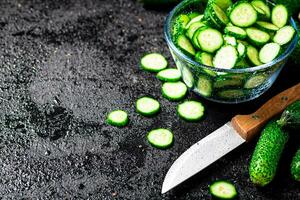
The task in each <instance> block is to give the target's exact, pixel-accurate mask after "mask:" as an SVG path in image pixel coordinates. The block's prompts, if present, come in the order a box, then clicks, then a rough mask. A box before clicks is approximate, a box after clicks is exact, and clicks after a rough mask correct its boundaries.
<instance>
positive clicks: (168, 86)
mask: <svg viewBox="0 0 300 200" xmlns="http://www.w3.org/2000/svg"><path fill="white" fill-rule="evenodd" d="M186 94H187V87H186V85H185V84H184V83H182V82H180V81H179V82H174V83H170V82H167V83H164V84H163V86H162V95H163V97H165V98H166V99H169V100H171V101H179V100H181V99H183V98H184V97H185V95H186Z"/></svg>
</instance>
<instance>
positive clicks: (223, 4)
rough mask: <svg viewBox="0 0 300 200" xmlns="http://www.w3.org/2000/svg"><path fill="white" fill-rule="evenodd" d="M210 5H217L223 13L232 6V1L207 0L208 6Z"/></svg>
mask: <svg viewBox="0 0 300 200" xmlns="http://www.w3.org/2000/svg"><path fill="white" fill-rule="evenodd" d="M211 3H214V4H216V5H218V6H219V7H220V8H221V9H222V10H223V11H226V10H227V9H228V8H229V7H230V6H231V5H232V0H209V1H208V4H211Z"/></svg>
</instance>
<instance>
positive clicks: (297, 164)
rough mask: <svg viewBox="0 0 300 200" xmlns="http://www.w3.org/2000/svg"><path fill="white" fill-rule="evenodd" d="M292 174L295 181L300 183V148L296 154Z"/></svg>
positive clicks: (292, 164)
mask: <svg viewBox="0 0 300 200" xmlns="http://www.w3.org/2000/svg"><path fill="white" fill-rule="evenodd" d="M291 174H292V177H293V179H295V180H296V181H300V148H299V149H298V151H297V152H296V154H295V156H294V158H293V160H292V163H291Z"/></svg>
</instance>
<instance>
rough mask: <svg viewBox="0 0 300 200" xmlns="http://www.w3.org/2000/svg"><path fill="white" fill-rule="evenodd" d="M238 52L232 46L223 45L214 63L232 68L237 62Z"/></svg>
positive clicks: (225, 67) (220, 66) (216, 65)
mask: <svg viewBox="0 0 300 200" xmlns="http://www.w3.org/2000/svg"><path fill="white" fill-rule="evenodd" d="M237 59H238V52H237V50H236V49H235V48H234V47H233V46H231V45H227V46H223V47H222V48H221V49H220V50H218V52H217V54H216V56H215V57H214V60H213V64H214V66H215V67H217V68H222V69H232V68H233V67H234V65H235V63H236V62H237Z"/></svg>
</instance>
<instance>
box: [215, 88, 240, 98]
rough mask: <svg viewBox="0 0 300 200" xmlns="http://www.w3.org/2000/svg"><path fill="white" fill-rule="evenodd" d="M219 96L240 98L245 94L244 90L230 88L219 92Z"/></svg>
mask: <svg viewBox="0 0 300 200" xmlns="http://www.w3.org/2000/svg"><path fill="white" fill-rule="evenodd" d="M218 96H219V97H220V98H222V99H238V98H242V97H243V96H245V93H244V92H243V90H237V89H229V90H222V91H220V92H218Z"/></svg>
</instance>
